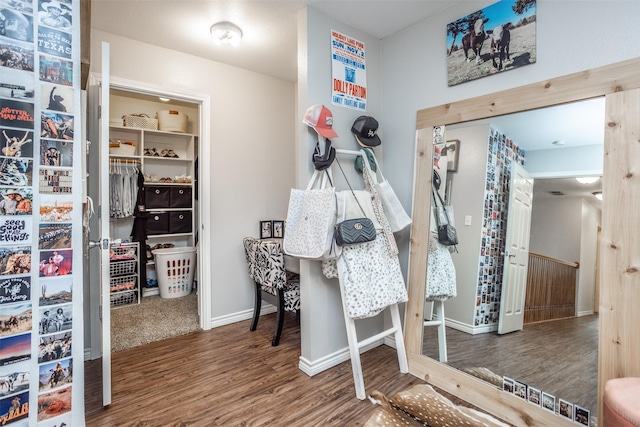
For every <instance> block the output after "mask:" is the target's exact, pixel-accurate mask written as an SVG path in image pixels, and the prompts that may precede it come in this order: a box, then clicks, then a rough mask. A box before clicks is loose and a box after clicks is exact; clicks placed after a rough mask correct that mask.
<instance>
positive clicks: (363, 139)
mask: <svg viewBox="0 0 640 427" xmlns="http://www.w3.org/2000/svg"><path fill="white" fill-rule="evenodd" d="M351 132H352V133H353V134H354V135H355V137H356V141H358V144H360V145H361V146H363V147H376V146H378V145H380V143H381V141H380V137H379V136H378V121H377V120H376V119H374V118H373V117H371V116H360V117H358V118H357V119H356V121H355V122H353V126H351Z"/></svg>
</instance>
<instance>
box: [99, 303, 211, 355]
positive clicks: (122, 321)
mask: <svg viewBox="0 0 640 427" xmlns="http://www.w3.org/2000/svg"><path fill="white" fill-rule="evenodd" d="M199 329H200V323H199V320H198V295H197V293H196V291H195V290H194V291H193V292H192V293H191V294H190V295H187V296H184V297H180V298H171V299H163V298H160V296H159V295H154V296H149V297H144V298H142V300H141V302H140V304H131V305H125V306H121V307H114V308H112V309H111V351H112V352H116V351H121V350H125V349H128V348H131V347H137V346H139V345H142V344H148V343H151V342H154V341H160V340H163V339H166V338H171V337H175V336H178V335H184V334H188V333H190V332H194V331H197V330H199Z"/></svg>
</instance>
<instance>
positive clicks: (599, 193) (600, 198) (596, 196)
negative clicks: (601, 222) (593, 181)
mask: <svg viewBox="0 0 640 427" xmlns="http://www.w3.org/2000/svg"><path fill="white" fill-rule="evenodd" d="M593 195H594V196H595V198H596V199H598V200H602V191H596V192H595V193H593Z"/></svg>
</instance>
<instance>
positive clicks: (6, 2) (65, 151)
mask: <svg viewBox="0 0 640 427" xmlns="http://www.w3.org/2000/svg"><path fill="white" fill-rule="evenodd" d="M75 1H78V0H0V16H2V20H1V21H0V134H2V136H1V140H0V424H1V425H6V426H12V427H17V426H20V427H21V426H27V425H31V424H30V423H33V422H34V421H35V422H37V425H38V426H47V427H53V426H61V425H65V424H67V425H70V424H71V419H72V418H71V411H72V398H71V397H72V390H73V357H72V353H71V342H72V335H73V326H74V321H73V284H74V280H73V267H74V266H73V252H74V250H76V249H77V250H79V249H78V248H74V247H73V238H72V237H73V234H74V227H73V223H72V212H73V207H74V201H73V199H72V190H71V187H72V185H71V179H72V177H73V174H72V167H73V159H72V157H73V146H74V139H75V137H74V127H75V124H76V123H75V121H76V117H79V116H78V114H77V113H78V111H77V108H75V105H74V104H75V99H76V96H75V95H76V91H77V90H79V87H78V85H77V84H76V82H74V65H75V66H77V65H78V61H79V59H78V58H79V48H78V47H76V46H77V45H79V43H78V41H76V40H74V32H73V31H72V30H73V27H72V25H73V21H74V14H76V15H78V13H77V12H74V10H77V6H78V5H75V4H74V2H75ZM74 43H75V44H74ZM76 68H77V67H76ZM76 80H78V79H76ZM38 118H39V119H40V120H38ZM34 176H35V177H37V179H35V180H34ZM43 193H44V194H43ZM75 232H76V233H77V232H79V230H77V229H76V230H75ZM36 382H37V387H36V386H35V385H34V384H33V383H36ZM30 390H31V391H32V390H37V395H33V394H32V393H31V392H30ZM33 412H36V413H35V414H34V413H33Z"/></svg>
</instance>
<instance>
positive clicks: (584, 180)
mask: <svg viewBox="0 0 640 427" xmlns="http://www.w3.org/2000/svg"><path fill="white" fill-rule="evenodd" d="M599 179H600V177H599V176H579V177H577V178H576V181H578V182H579V183H580V184H593V183H594V182H596V181H597V180H599Z"/></svg>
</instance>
